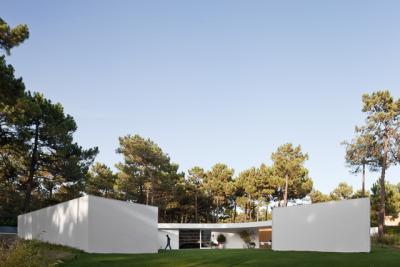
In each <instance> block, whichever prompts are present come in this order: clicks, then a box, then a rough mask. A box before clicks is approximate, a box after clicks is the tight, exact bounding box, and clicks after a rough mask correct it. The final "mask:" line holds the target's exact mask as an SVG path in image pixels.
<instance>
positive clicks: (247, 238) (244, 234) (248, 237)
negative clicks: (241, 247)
mask: <svg viewBox="0 0 400 267" xmlns="http://www.w3.org/2000/svg"><path fill="white" fill-rule="evenodd" d="M239 235H240V238H241V239H242V240H243V241H244V243H246V244H248V243H250V242H251V241H252V240H253V239H254V237H253V235H254V232H253V231H250V232H249V231H246V230H242V231H240V232H239Z"/></svg>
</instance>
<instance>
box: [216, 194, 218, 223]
mask: <svg viewBox="0 0 400 267" xmlns="http://www.w3.org/2000/svg"><path fill="white" fill-rule="evenodd" d="M218 222H219V197H217V218H216V223H218Z"/></svg>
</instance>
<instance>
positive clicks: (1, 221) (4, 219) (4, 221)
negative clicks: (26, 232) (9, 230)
mask: <svg viewBox="0 0 400 267" xmlns="http://www.w3.org/2000/svg"><path fill="white" fill-rule="evenodd" d="M17 221H18V217H17V215H10V216H0V226H17Z"/></svg>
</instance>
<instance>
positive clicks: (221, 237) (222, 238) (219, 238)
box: [217, 234, 226, 244]
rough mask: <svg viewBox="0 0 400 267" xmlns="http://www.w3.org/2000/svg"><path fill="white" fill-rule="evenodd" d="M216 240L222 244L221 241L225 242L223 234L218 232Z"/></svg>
mask: <svg viewBox="0 0 400 267" xmlns="http://www.w3.org/2000/svg"><path fill="white" fill-rule="evenodd" d="M217 241H218V243H219V244H223V243H225V242H226V237H225V236H224V235H223V234H219V235H218V236H217Z"/></svg>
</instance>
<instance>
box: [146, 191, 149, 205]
mask: <svg viewBox="0 0 400 267" xmlns="http://www.w3.org/2000/svg"><path fill="white" fill-rule="evenodd" d="M146 205H149V189H147V190H146Z"/></svg>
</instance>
